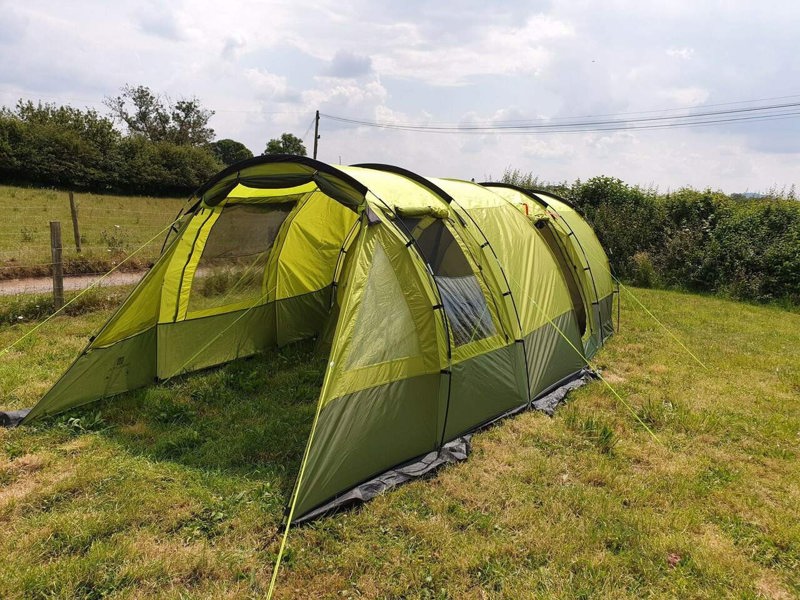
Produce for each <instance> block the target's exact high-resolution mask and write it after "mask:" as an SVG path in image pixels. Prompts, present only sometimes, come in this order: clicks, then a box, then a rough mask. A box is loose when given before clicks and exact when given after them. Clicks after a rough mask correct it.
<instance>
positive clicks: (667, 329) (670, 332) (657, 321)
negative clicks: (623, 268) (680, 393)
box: [609, 270, 708, 371]
mask: <svg viewBox="0 0 800 600" xmlns="http://www.w3.org/2000/svg"><path fill="white" fill-rule="evenodd" d="M609 273H610V275H611V278H612V279H613V280H614V281H616V282H617V285H619V287H621V288H622V289H623V290H625V291H626V292H627V293H628V295H630V297H631V298H633V299H634V300H635V301H636V304H638V305H639V306H641V307H642V308H643V309H644V312H646V313H647V314H648V315H650V318H652V319H653V320H654V321H655V322H656V323H658V324H659V325H660V326H661V328H662V329H663V330H664V331H666V332H667V333H668V334H670V336H672V339H674V340H675V341H676V342H678V344H680V346H681V348H683V349H684V350H686V352H687V353H688V354H689V356H691V357H692V358H693V359H695V360H696V361H697V364H699V365H700V366H701V367H703V368H704V369H705V370H706V371H708V367H707V366H706V365H705V363H703V361H701V360H700V359H699V358H697V357H696V356H695V355H694V353H693V352H692V351H691V350H689V348H687V347H686V346H685V345H684V344H683V342H682V341H680V339H678V336H676V335H675V334H674V333H672V331H670V329H669V328H668V327H667V326H666V325H664V324H663V323H662V322H661V321H659V320H658V319H657V318H656V316H655V315H654V314H653V313H651V312H650V311H649V310H648V309H647V307H646V306H645V305H644V304H642V303H641V302H640V301H639V299H638V298H637V297H636V296H634V294H633V292H632V291H630V290H629V289H628V288H627V287H625V286H624V285H622V282H621V281H620V280H619V279H617V278H616V277H614V274H613V273H611V271H610V270H609Z"/></svg>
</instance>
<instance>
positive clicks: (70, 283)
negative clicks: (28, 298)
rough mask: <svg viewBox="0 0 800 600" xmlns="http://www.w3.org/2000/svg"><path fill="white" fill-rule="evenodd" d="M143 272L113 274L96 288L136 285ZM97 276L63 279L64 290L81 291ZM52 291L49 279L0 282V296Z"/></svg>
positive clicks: (32, 278) (36, 278) (78, 276)
mask: <svg viewBox="0 0 800 600" xmlns="http://www.w3.org/2000/svg"><path fill="white" fill-rule="evenodd" d="M144 274H145V271H139V272H133V273H127V272H122V271H119V272H115V273H111V275H108V276H107V277H105V278H104V279H103V280H102V281H100V282H99V283H97V287H107V286H113V285H129V284H133V283H137V282H138V281H139V280H140V279H141V278H142V275H144ZM100 277H101V276H99V275H70V276H67V277H64V290H65V291H74V290H82V289H85V288H87V287H89V286H90V285H92V284H93V283H94V282H96V281H98V280H99V279H100ZM52 289H53V279H52V278H51V277H30V278H26V279H6V280H3V281H0V296H13V295H14V294H47V293H49V292H51V291H52Z"/></svg>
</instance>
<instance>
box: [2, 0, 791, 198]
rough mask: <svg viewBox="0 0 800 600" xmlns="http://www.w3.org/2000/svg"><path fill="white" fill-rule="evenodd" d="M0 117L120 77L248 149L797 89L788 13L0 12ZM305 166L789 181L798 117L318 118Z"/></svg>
mask: <svg viewBox="0 0 800 600" xmlns="http://www.w3.org/2000/svg"><path fill="white" fill-rule="evenodd" d="M0 15H2V18H0V103H2V104H5V105H13V104H14V103H15V102H16V100H17V99H18V98H20V97H23V98H31V99H34V100H36V99H41V100H45V101H54V102H58V103H69V104H72V105H74V106H78V107H85V106H94V107H97V108H103V107H102V104H101V100H102V98H103V97H104V96H109V95H115V94H116V93H117V92H118V91H119V88H120V87H121V86H122V85H123V84H126V83H130V84H134V85H137V84H144V85H147V86H149V87H151V88H152V89H153V90H155V91H159V92H164V93H167V94H169V95H170V96H172V97H173V98H177V97H180V96H192V95H196V96H197V97H199V98H200V100H201V101H202V103H203V104H204V105H205V106H206V107H208V108H211V109H213V110H215V111H216V114H215V115H214V117H213V119H212V122H211V125H212V126H213V127H214V129H215V130H216V132H217V137H218V138H233V139H236V140H239V141H242V142H243V143H245V144H246V145H247V146H248V147H249V148H250V149H251V150H252V151H253V152H254V153H256V154H259V153H261V152H262V151H263V149H264V146H265V145H266V142H267V140H268V139H270V138H271V137H277V136H279V135H280V133H282V132H284V131H289V132H292V133H294V134H295V135H297V136H300V137H304V139H305V140H306V143H307V147H308V148H309V153H310V151H311V144H312V138H313V134H312V133H311V131H310V129H309V126H310V125H311V123H312V119H313V115H314V111H315V110H316V109H319V110H320V111H322V112H324V113H329V114H334V115H341V116H347V117H354V118H361V119H368V120H379V121H389V122H396V123H415V124H435V123H452V124H458V123H468V122H476V121H479V122H497V121H504V120H510V119H536V118H545V119H554V118H561V117H573V116H584V115H600V114H616V113H631V112H637V111H651V110H663V109H675V108H682V107H701V106H703V105H709V104H719V103H727V102H736V101H744V100H754V99H763V98H777V97H785V96H791V95H797V97H795V98H788V99H783V100H781V101H782V102H798V101H800V59H799V58H798V33H797V27H798V23H800V2H797V1H788V0H784V1H780V2H778V1H775V2H699V1H698V0H687V1H684V0H670V1H667V2H650V1H646V2H643V1H642V0H638V1H633V0H632V1H621V0H606V1H604V2H587V1H584V2H580V1H575V0H570V1H563V2H562V1H553V2H547V1H536V0H533V1H528V2H522V1H514V2H494V3H490V2H487V1H486V0H484V1H473V0H465V1H461V2H456V1H452V0H438V1H435V2H434V1H430V2H422V1H420V0H405V1H392V2H388V1H386V2H377V1H372V2H369V1H366V0H364V1H351V2H347V1H342V0H338V1H336V2H333V1H330V2H328V1H320V2H300V1H299V0H296V1H293V2H290V1H271V2H252V1H251V2H238V1H230V0H229V1H227V2H219V1H218V0H217V1H215V2H210V1H185V2H179V1H173V2H146V1H138V2H132V1H128V0H117V1H116V2H100V1H99V0H97V1H90V0H83V1H75V0H73V1H70V2H56V1H52V2H47V1H35V0H31V1H29V2H27V3H22V2H18V1H14V2H6V1H4V0H0ZM321 135H322V138H321V139H320V151H319V158H320V159H321V160H324V161H326V162H330V163H338V162H339V161H340V160H341V162H342V164H352V163H357V162H385V163H392V164H396V165H399V166H403V167H406V168H409V169H412V170H415V171H417V172H419V173H422V174H426V175H434V176H444V177H461V178H470V177H474V178H476V179H478V180H481V179H485V178H491V177H494V178H499V177H500V175H501V174H502V173H503V170H504V169H505V168H507V167H513V168H518V169H521V170H523V171H531V172H533V173H535V174H536V175H538V176H540V177H541V178H543V179H545V180H552V181H555V180H564V179H566V180H570V181H571V180H573V179H575V178H581V179H585V178H588V177H591V176H594V175H601V174H605V175H611V176H616V177H620V178H621V179H623V180H625V181H628V182H630V183H638V184H643V185H648V184H650V183H653V184H656V185H658V186H659V187H660V189H661V190H662V191H663V190H666V189H667V188H671V189H674V188H676V187H680V186H683V185H692V186H695V187H700V188H703V187H707V186H711V187H714V188H721V189H723V190H725V191H728V192H732V191H745V190H750V191H761V190H765V189H766V188H768V187H770V186H772V185H774V184H777V185H778V186H783V185H789V184H792V183H800V176H799V175H798V174H800V118H797V117H796V118H794V119H792V120H779V121H770V122H754V123H747V124H727V125H717V126H713V127H701V128H693V129H671V130H653V131H627V132H596V133H578V134H557V135H526V136H520V135H499V134H486V135H463V134H459V135H441V134H430V133H410V132H396V131H386V130H378V129H371V128H352V127H344V126H343V125H342V124H337V123H334V122H332V121H326V120H325V119H324V118H323V120H322V124H321Z"/></svg>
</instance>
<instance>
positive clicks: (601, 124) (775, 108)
mask: <svg viewBox="0 0 800 600" xmlns="http://www.w3.org/2000/svg"><path fill="white" fill-rule="evenodd" d="M798 115H800V102H786V103H779V104H769V105H763V106H749V107H741V108H735V109H727V110H713V111H702V112H697V113H694V114H690V115H674V116H656V117H637V118H633V119H605V120H574V121H573V122H570V123H565V122H559V123H542V122H538V123H530V124H522V125H453V124H451V125H441V126H436V125H415V124H410V123H391V122H387V121H374V120H367V119H358V118H350V117H343V116H339V115H332V114H327V113H321V116H323V117H325V118H327V119H330V120H332V121H336V122H340V123H344V124H347V125H353V126H358V127H373V128H379V129H392V130H398V131H412V132H420V133H455V134H462V135H463V134H486V133H504V134H531V133H571V132H590V131H621V130H642V129H669V128H675V127H693V126H698V125H713V124H720V123H737V122H750V121H768V120H776V119H787V118H794V117H796V116H798Z"/></svg>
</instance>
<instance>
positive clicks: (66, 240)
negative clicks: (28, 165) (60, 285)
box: [0, 186, 186, 279]
mask: <svg viewBox="0 0 800 600" xmlns="http://www.w3.org/2000/svg"><path fill="white" fill-rule="evenodd" d="M75 200H76V203H77V205H78V220H79V223H80V230H81V239H82V246H83V249H82V252H81V254H78V253H77V252H76V250H75V237H74V235H73V230H72V218H71V216H70V209H69V195H68V193H67V192H64V191H58V190H49V189H43V188H22V187H10V186H0V210H1V211H2V213H3V218H2V219H0V278H1V279H8V278H13V277H23V276H32V275H47V274H49V272H50V271H49V269H50V262H51V257H50V225H49V223H50V221H61V231H62V238H63V246H64V260H65V262H66V265H67V272H71V273H105V272H106V271H108V270H109V269H110V268H111V267H112V266H114V265H115V264H116V263H118V262H119V261H120V260H121V259H122V258H124V257H125V255H127V254H129V253H130V252H133V251H134V250H136V249H138V248H139V247H140V246H141V245H142V244H144V243H145V242H147V241H148V240H150V239H152V238H153V237H154V236H156V239H155V240H154V241H153V242H152V243H150V244H149V245H148V246H147V247H146V248H144V249H143V250H142V251H141V252H140V253H138V254H137V255H136V256H135V257H134V259H133V260H132V261H131V263H130V267H129V268H141V267H142V266H144V265H146V264H148V263H150V262H152V261H153V260H154V259H155V258H156V257H157V256H158V254H159V251H160V249H161V244H162V242H163V241H164V237H165V235H166V233H165V234H164V235H158V234H159V232H161V231H162V230H163V229H164V228H165V227H167V225H169V223H170V222H171V221H172V220H173V219H174V218H175V215H176V214H177V213H178V211H179V210H180V208H181V207H182V206H183V204H184V202H185V201H186V200H185V199H175V198H149V197H141V196H106V195H98V194H75Z"/></svg>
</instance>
